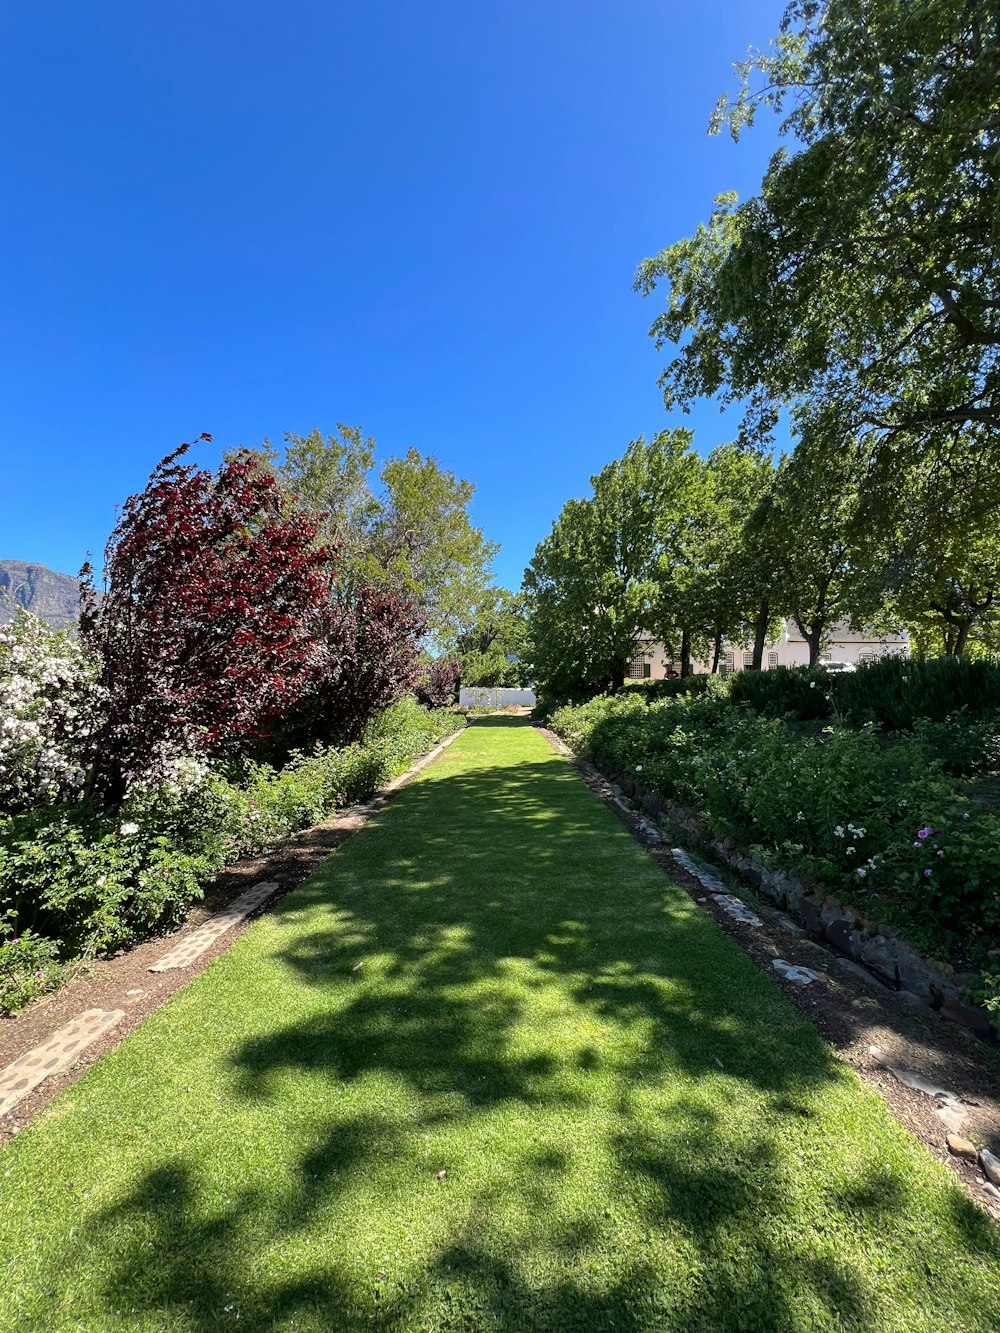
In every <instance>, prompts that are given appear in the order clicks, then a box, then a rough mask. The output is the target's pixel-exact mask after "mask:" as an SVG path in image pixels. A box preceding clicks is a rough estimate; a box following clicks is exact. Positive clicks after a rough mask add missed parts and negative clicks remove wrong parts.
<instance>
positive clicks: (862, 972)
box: [833, 958, 882, 990]
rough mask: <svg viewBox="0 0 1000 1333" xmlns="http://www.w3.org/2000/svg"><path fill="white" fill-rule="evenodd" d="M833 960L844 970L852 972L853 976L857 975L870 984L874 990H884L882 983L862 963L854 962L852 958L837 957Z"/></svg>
mask: <svg viewBox="0 0 1000 1333" xmlns="http://www.w3.org/2000/svg"><path fill="white" fill-rule="evenodd" d="M833 962H834V965H835V966H836V967H839V968H840V970H841V971H842V972H850V974H851V976H852V977H857V979H858V980H859V981H863V982H864V984H865V985H866V986H870V987H872V988H873V989H874V990H882V983H881V982H880V981H876V980H875V978H874V977H873V976H872V974H871V973H870V972H869V971H868V970H867V968H864V967H862V966H861V964H860V963H852V962H851V960H850V958H835V959H834V960H833Z"/></svg>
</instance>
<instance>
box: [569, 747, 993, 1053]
mask: <svg viewBox="0 0 1000 1333" xmlns="http://www.w3.org/2000/svg"><path fill="white" fill-rule="evenodd" d="M567 753H571V752H570V751H569V750H568V749H567ZM604 776H605V777H606V778H607V780H608V781H609V782H611V783H613V784H614V785H615V787H616V788H617V790H618V791H619V792H621V793H622V794H623V795H626V796H628V797H630V798H631V799H632V800H633V801H635V803H636V804H637V805H639V806H641V807H642V809H643V810H645V811H646V813H647V814H648V815H649V816H650V818H651V819H653V820H655V821H656V823H657V824H658V825H659V826H660V827H661V828H665V829H667V830H668V831H669V832H670V834H671V835H672V837H673V838H675V839H676V838H679V839H682V840H683V841H684V842H686V844H687V845H688V846H696V847H700V848H702V849H703V850H707V851H709V852H711V853H712V854H713V855H714V856H715V857H717V858H718V859H719V860H720V861H722V862H723V863H724V864H726V865H727V866H728V867H729V868H730V869H731V870H733V871H735V872H736V873H737V874H738V875H740V876H741V877H742V878H743V879H744V880H746V882H747V883H748V884H750V885H752V886H753V888H755V889H757V890H759V891H760V892H761V893H763V894H764V895H765V896H766V897H767V898H769V899H770V900H771V901H772V902H773V903H774V904H775V906H776V907H778V908H779V909H780V910H782V911H785V912H789V913H790V914H791V915H792V916H793V917H794V918H795V919H796V920H797V921H799V922H801V924H802V925H803V926H804V927H805V929H806V931H807V932H808V933H809V935H811V936H812V937H813V939H816V940H819V941H821V942H823V943H825V944H826V945H828V946H829V947H830V948H832V949H833V950H834V951H835V952H836V953H837V954H839V955H840V956H841V957H845V958H848V959H850V960H851V961H853V962H854V963H856V964H858V965H860V966H861V967H863V968H865V969H866V970H867V971H868V972H869V973H871V974H872V975H873V976H875V977H877V978H878V980H879V981H880V982H882V983H883V984H884V985H886V986H888V987H889V988H890V989H892V990H895V991H899V992H901V993H902V995H903V996H905V997H909V998H912V1002H913V1003H914V1004H916V1005H920V1006H923V1005H926V1006H927V1007H928V1008H930V1009H933V1010H935V1011H936V1012H937V1013H940V1014H941V1015H943V1017H945V1018H949V1019H951V1020H952V1021H953V1022H955V1023H961V1024H962V1025H963V1026H964V1027H967V1028H969V1029H970V1030H971V1031H972V1032H975V1033H976V1035H977V1036H979V1037H982V1038H983V1039H984V1040H985V1041H988V1042H990V1043H991V1044H993V1045H997V1044H1000V1042H998V1039H997V1036H996V1033H995V1032H994V1030H993V1027H992V1024H991V1022H990V1014H989V1012H988V1011H987V1010H985V1009H981V1008H979V1007H977V1006H976V1005H972V1004H969V1003H968V1001H967V1000H966V998H965V989H966V987H967V986H968V985H969V983H970V981H971V978H970V977H969V976H967V975H965V974H962V973H956V972H955V970H954V968H953V967H952V966H951V964H950V963H939V962H936V961H934V960H932V959H927V958H924V957H923V956H922V955H921V954H920V953H919V952H918V951H917V949H916V948H915V947H914V946H913V944H912V943H910V941H909V940H907V939H906V938H905V937H904V935H903V934H902V932H901V931H900V930H898V929H897V928H896V927H895V926H888V925H884V924H877V925H873V924H872V923H871V922H869V921H866V920H865V919H864V917H863V916H862V915H861V913H860V912H858V911H857V910H856V909H855V908H853V907H849V906H848V905H847V904H846V903H842V902H841V901H840V899H839V898H837V897H836V896H835V895H834V894H827V893H824V891H823V888H822V886H821V885H819V884H817V883H815V881H812V882H808V883H807V882H806V881H804V880H802V879H798V878H796V876H794V875H792V874H790V873H789V872H787V871H784V870H769V869H768V868H767V867H766V866H762V865H761V864H760V863H759V862H758V861H755V860H754V859H753V857H752V856H750V855H748V853H747V852H746V851H745V850H744V849H742V848H740V847H738V846H737V845H736V842H735V839H733V838H725V839H714V840H713V839H711V838H709V837H708V836H707V835H706V834H705V833H704V832H703V830H702V828H701V826H700V821H699V818H698V812H697V811H696V810H691V809H689V808H687V807H685V806H681V805H677V804H676V803H675V802H673V801H667V800H664V799H663V797H662V796H660V794H659V793H658V792H656V791H653V790H650V789H647V788H645V787H643V785H642V784H641V783H640V782H637V781H636V780H635V778H634V777H633V776H632V775H631V774H628V773H612V774H605V775H604Z"/></svg>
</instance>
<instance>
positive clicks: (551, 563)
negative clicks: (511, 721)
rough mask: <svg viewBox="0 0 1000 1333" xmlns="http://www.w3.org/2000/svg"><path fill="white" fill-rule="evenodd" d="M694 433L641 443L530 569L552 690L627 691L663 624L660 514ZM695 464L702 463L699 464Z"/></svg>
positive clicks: (563, 519) (540, 664) (559, 528)
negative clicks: (636, 663)
mask: <svg viewBox="0 0 1000 1333" xmlns="http://www.w3.org/2000/svg"><path fill="white" fill-rule="evenodd" d="M690 445H691V432H690V431H686V430H679V431H662V432H661V433H660V434H658V435H656V436H654V437H653V439H652V440H649V441H648V442H647V441H646V440H645V439H644V438H642V437H640V438H639V439H638V440H634V441H633V442H632V443H631V444H630V445H629V447H628V449H627V450H626V451H625V454H624V456H623V457H622V458H620V459H617V460H616V461H615V462H613V463H609V464H608V466H607V467H605V468H603V469H602V470H601V471H600V472H599V473H598V474H597V475H596V476H595V477H592V478H591V484H592V486H593V494H592V495H591V496H590V497H589V498H587V499H584V500H570V501H569V502H568V503H567V504H566V505H565V506H564V507H563V509H562V512H561V513H560V515H559V517H558V518H557V519H556V521H555V523H554V524H553V527H552V531H551V533H550V534H549V535H548V537H546V538H545V540H544V541H543V542H541V543H540V544H539V545H538V547H537V548H536V550H535V554H534V557H533V559H532V561H531V563H530V565H529V566H528V568H527V570H526V571H525V575H524V590H525V593H526V596H527V600H528V607H529V630H530V644H531V647H530V652H531V658H532V663H531V664H532V674H533V677H534V679H535V681H536V682H537V684H538V685H539V686H540V687H541V688H542V689H543V690H546V691H550V692H553V693H569V692H573V691H578V690H580V691H582V690H588V689H598V688H605V687H610V688H612V689H617V688H619V687H620V686H621V685H622V684H623V682H624V680H625V675H626V671H627V668H628V663H629V659H630V658H631V656H632V655H633V653H634V651H635V648H636V645H637V643H638V642H639V639H640V637H641V636H642V635H643V633H646V632H650V631H651V630H652V628H653V624H654V621H655V616H654V608H655V606H656V604H657V601H658V600H659V598H660V596H661V592H660V586H659V581H658V574H659V572H660V569H661V565H660V561H661V557H662V556H663V555H664V552H665V545H664V529H663V527H662V525H661V524H659V523H658V521H657V515H658V508H659V507H660V506H661V504H662V502H663V499H664V496H665V495H666V494H667V490H668V486H669V482H668V480H667V479H668V478H669V476H670V473H671V470H672V468H673V467H674V466H675V465H676V462H677V460H679V459H683V458H684V457H685V456H687V451H688V450H689V449H690ZM695 461H697V460H695Z"/></svg>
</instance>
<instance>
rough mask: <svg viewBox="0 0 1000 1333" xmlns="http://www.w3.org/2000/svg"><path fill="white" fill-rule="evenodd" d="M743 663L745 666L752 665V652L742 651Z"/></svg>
mask: <svg viewBox="0 0 1000 1333" xmlns="http://www.w3.org/2000/svg"><path fill="white" fill-rule="evenodd" d="M743 665H744V666H745V667H752V666H753V653H744V654H743Z"/></svg>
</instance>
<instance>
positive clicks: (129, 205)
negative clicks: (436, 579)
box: [0, 0, 783, 587]
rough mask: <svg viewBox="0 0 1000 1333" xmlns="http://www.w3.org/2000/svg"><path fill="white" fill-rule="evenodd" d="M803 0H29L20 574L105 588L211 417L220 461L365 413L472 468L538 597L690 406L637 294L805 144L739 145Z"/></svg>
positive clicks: (716, 426) (14, 338) (17, 196)
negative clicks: (112, 554)
mask: <svg viewBox="0 0 1000 1333" xmlns="http://www.w3.org/2000/svg"><path fill="white" fill-rule="evenodd" d="M782 7H783V6H782V0H699V3H695V4H691V3H680V0H613V2H612V0H572V2H570V0H515V2H513V3H498V4H492V5H487V4H482V5H480V4H475V3H469V0H463V2H462V3H457V2H453V0H429V3H426V4H415V3H412V2H406V3H404V0H361V2H360V3H354V4H350V5H347V4H343V3H338V2H337V0H281V3H276V2H275V0H239V3H236V0H198V3H193V2H192V0H174V3H171V4H163V5H154V4H146V3H138V4H137V3H135V0H100V3H97V4H80V3H78V0H64V2H63V3H53V2H52V0H31V3H30V4H22V5H14V6H9V7H8V8H7V11H6V14H5V20H4V27H5V32H4V37H3V40H2V48H0V86H2V87H3V90H4V101H5V104H6V115H5V117H4V120H5V130H4V135H3V139H2V143H0V171H2V179H3V182H4V186H3V195H4V206H3V210H2V216H0V237H2V247H3V256H4V261H3V268H4V278H3V282H2V285H0V337H2V339H3V383H2V393H0V419H2V431H0V557H2V558H20V559H27V560H37V561H40V562H41V563H43V564H47V565H50V566H51V567H53V568H56V569H59V570H62V571H66V572H70V573H72V572H75V570H76V569H77V567H78V566H79V564H80V563H81V561H82V559H83V558H84V555H85V553H86V552H87V551H88V550H92V551H94V552H95V553H99V552H100V551H101V550H102V549H103V545H104V542H105V541H106V539H107V536H108V533H109V531H110V528H111V526H112V525H113V522H114V510H115V506H116V504H117V503H119V502H120V501H121V500H122V499H124V497H125V496H126V495H128V494H129V493H130V492H132V491H135V490H137V489H140V488H141V486H142V484H143V482H144V481H145V478H146V476H147V475H148V473H149V471H150V469H151V468H152V467H153V466H154V464H155V463H156V461H157V460H158V459H159V458H160V457H161V456H162V455H163V454H164V453H166V452H168V451H169V450H170V449H172V448H174V447H175V445H177V444H178V443H180V442H181V441H182V440H186V439H192V438H194V437H195V436H196V435H197V434H198V433H199V432H201V431H210V432H211V433H212V434H213V435H214V437H215V440H216V444H217V448H216V449H215V450H214V451H213V450H212V449H209V448H205V447H202V448H201V450H200V452H199V455H198V456H199V457H200V458H202V459H203V460H205V461H206V462H211V463H214V462H215V461H216V460H217V457H218V453H219V451H220V450H221V448H222V447H228V446H230V445H234V444H238V443H244V444H255V443H257V442H259V441H260V440H261V439H262V438H263V437H264V436H270V437H271V438H272V439H279V438H280V436H281V432H282V431H283V430H286V429H291V430H295V431H299V432H306V431H308V430H309V429H311V428H312V427H313V426H316V425H318V426H320V427H321V428H326V429H332V428H333V425H334V423H335V422H337V421H345V422H348V423H350V424H353V425H361V426H363V427H364V429H365V431H366V432H367V433H368V434H371V435H374V436H375V437H376V439H377V440H378V444H379V449H380V453H381V454H382V455H388V454H391V453H399V452H402V451H404V450H405V449H406V448H407V447H409V446H410V445H416V446H417V447H418V448H420V449H421V450H423V451H424V452H428V453H431V454H433V455H434V456H435V457H436V458H437V459H438V460H439V461H440V462H441V463H442V464H443V465H445V466H447V467H449V468H452V469H454V470H455V471H456V472H458V473H459V474H460V475H462V476H465V477H468V478H469V479H470V480H472V481H473V482H474V483H475V484H476V486H477V488H478V491H477V497H476V502H475V517H476V520H477V522H479V523H481V524H482V525H483V526H484V527H485V529H486V531H487V534H488V535H489V536H490V537H491V538H493V539H495V540H498V541H500V542H502V543H503V552H502V554H501V557H500V560H499V562H498V575H499V577H500V579H501V581H503V582H505V583H507V584H509V585H510V586H513V587H516V586H518V584H519V582H520V577H521V573H522V570H523V568H524V565H525V563H526V561H527V560H528V559H529V558H530V556H531V553H532V551H533V549H534V546H535V544H536V542H538V541H539V540H540V539H541V538H542V537H543V536H544V535H545V533H546V532H547V531H548V530H549V526H550V524H551V522H552V519H553V518H554V517H555V515H556V513H557V512H558V510H559V508H560V507H561V506H562V504H563V503H564V502H565V501H566V500H567V499H568V498H569V497H570V496H572V495H580V494H583V493H584V492H585V491H586V488H587V479H588V477H589V476H590V475H591V474H592V473H593V472H595V471H596V470H597V469H598V468H600V467H601V466H603V464H604V463H605V462H607V461H608V460H609V459H611V458H613V457H615V456H617V455H618V454H620V453H621V452H622V450H623V449H624V447H625V446H626V445H627V443H628V441H629V440H630V439H632V438H633V437H634V436H636V435H638V434H639V433H640V432H643V431H645V432H646V433H647V434H648V433H650V432H652V431H655V430H659V429H662V428H663V427H664V426H666V425H668V424H682V423H683V421H684V418H681V417H680V416H677V417H676V418H675V419H674V421H673V423H671V421H670V420H669V419H668V418H667V416H666V414H665V412H664V409H663V405H662V400H661V397H660V392H659V390H658V388H657V387H656V377H657V374H658V373H659V370H660V369H661V368H662V366H663V364H664V354H662V353H657V352H656V351H655V349H654V348H653V345H652V342H651V341H650V340H649V338H648V337H647V329H648V327H649V324H650V322H651V321H652V319H653V317H654V315H655V313H656V309H657V307H656V305H654V301H655V298H653V300H650V301H643V300H642V299H641V298H640V297H639V296H637V295H635V294H634V293H633V292H632V289H631V284H632V279H633V276H634V273H635V269H636V266H637V265H638V264H639V262H640V261H641V260H642V259H643V258H644V257H645V256H647V255H648V254H651V253H654V252H655V251H657V250H659V249H660V248H662V247H663V246H664V245H667V244H669V243H670V242H671V241H674V240H676V239H678V238H679V237H681V236H685V235H687V234H689V233H690V232H691V230H692V229H693V228H694V227H695V226H696V225H697V223H698V222H699V221H700V220H701V219H703V218H705V217H706V216H707V214H708V211H709V209H710V206H711V201H712V198H713V196H714V195H715V194H716V193H718V192H720V191H722V190H725V189H737V190H739V192H740V193H741V195H745V194H748V193H752V192H754V191H755V190H756V187H757V186H758V184H759V182H760V177H761V174H762V171H763V169H764V167H765V165H766V160H767V157H768V155H769V153H770V152H771V151H772V150H773V147H774V145H775V143H776V138H775V134H774V131H773V127H772V126H771V125H770V124H766V125H762V126H761V128H760V129H758V130H757V131H755V132H754V133H753V134H752V135H750V136H748V137H747V138H745V139H744V141H743V143H741V144H740V145H739V146H738V147H737V146H734V145H733V144H732V142H731V141H730V139H729V138H728V136H719V137H717V138H709V137H708V136H707V134H706V126H707V123H708V117H709V114H710V112H711V109H712V106H713V105H714V103H715V100H716V98H717V97H718V95H719V93H720V92H722V91H723V90H724V89H726V88H728V87H731V86H732V84H733V76H732V73H731V68H730V66H731V62H732V61H733V60H734V59H738V58H739V57H740V56H741V55H743V53H744V52H745V50H746V48H747V46H748V45H750V44H751V43H753V44H756V45H764V44H766V43H767V42H768V41H769V40H770V38H771V37H772V36H773V35H774V33H775V31H776V30H777V26H778V21H779V19H780V15H781V10H782ZM687 422H688V424H693V425H694V426H695V428H696V432H697V442H698V444H699V447H701V448H702V449H703V450H706V451H707V449H709V448H711V447H712V446H713V445H715V444H717V443H719V442H720V440H722V439H724V438H727V437H728V435H729V434H730V433H731V430H728V429H727V426H726V424H725V422H724V421H723V420H722V419H720V416H719V414H718V410H717V409H716V408H715V407H713V406H710V405H706V407H705V408H704V409H700V410H699V411H698V412H696V413H695V414H693V416H692V417H691V418H688V419H687Z"/></svg>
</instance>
